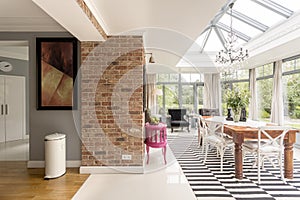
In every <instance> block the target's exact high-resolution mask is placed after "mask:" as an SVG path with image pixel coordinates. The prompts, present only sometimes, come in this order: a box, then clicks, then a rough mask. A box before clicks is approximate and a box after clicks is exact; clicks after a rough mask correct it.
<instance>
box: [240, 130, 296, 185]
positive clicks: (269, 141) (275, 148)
mask: <svg viewBox="0 0 300 200" xmlns="http://www.w3.org/2000/svg"><path fill="white" fill-rule="evenodd" d="M289 130H290V127H282V126H262V127H260V128H259V130H258V139H257V140H256V141H255V140H249V141H245V142H244V143H243V146H242V148H243V151H244V152H245V153H251V154H252V155H254V156H255V157H256V162H255V164H256V165H257V181H258V184H260V171H261V167H262V168H264V160H265V159H268V160H269V161H270V162H271V164H272V165H273V167H275V165H274V163H273V161H272V158H271V156H276V157H277V161H278V165H279V168H280V175H281V179H282V180H283V181H284V182H285V180H284V176H283V167H284V166H283V164H282V157H283V156H282V155H283V151H284V143H283V142H284V137H285V135H286V134H287V132H288V131H289ZM273 131H276V133H277V136H276V137H275V138H273V137H271V136H270V135H269V133H268V132H273ZM254 166H255V165H254Z"/></svg>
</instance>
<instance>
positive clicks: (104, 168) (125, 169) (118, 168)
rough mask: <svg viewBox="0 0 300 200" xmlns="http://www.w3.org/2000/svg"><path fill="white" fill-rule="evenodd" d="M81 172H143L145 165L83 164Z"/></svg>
mask: <svg viewBox="0 0 300 200" xmlns="http://www.w3.org/2000/svg"><path fill="white" fill-rule="evenodd" d="M79 171H80V174H143V173H144V167H143V166H140V167H136V166H124V167H123V166H81V167H80V170H79Z"/></svg>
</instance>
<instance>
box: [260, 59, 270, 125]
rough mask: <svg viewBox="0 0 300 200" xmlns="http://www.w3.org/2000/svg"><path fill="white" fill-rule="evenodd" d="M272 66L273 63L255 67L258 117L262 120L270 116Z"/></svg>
mask: <svg viewBox="0 0 300 200" xmlns="http://www.w3.org/2000/svg"><path fill="white" fill-rule="evenodd" d="M273 68H274V64H273V63H270V64H267V65H263V66H261V67H258V68H256V87H257V107H258V119H259V120H262V121H270V117H271V106H272V88H273Z"/></svg>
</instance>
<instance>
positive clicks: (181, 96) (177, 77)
mask: <svg viewBox="0 0 300 200" xmlns="http://www.w3.org/2000/svg"><path fill="white" fill-rule="evenodd" d="M202 80H203V76H202V75H201V74H199V73H182V74H158V75H157V84H156V88H157V89H161V90H162V93H163V94H162V95H161V96H157V104H158V110H159V113H160V114H163V113H167V112H168V109H169V108H186V109H187V111H188V113H191V112H197V110H198V109H199V108H201V107H202V106H203V86H204V84H203V82H202Z"/></svg>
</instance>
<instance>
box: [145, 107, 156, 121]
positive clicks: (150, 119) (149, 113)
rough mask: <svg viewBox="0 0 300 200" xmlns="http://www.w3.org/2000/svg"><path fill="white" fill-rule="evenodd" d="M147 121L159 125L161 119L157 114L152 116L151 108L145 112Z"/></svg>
mask: <svg viewBox="0 0 300 200" xmlns="http://www.w3.org/2000/svg"><path fill="white" fill-rule="evenodd" d="M145 122H146V123H147V122H148V123H149V124H151V125H157V124H159V122H160V121H159V119H158V118H157V117H155V116H151V112H150V110H149V109H147V110H146V112H145Z"/></svg>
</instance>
